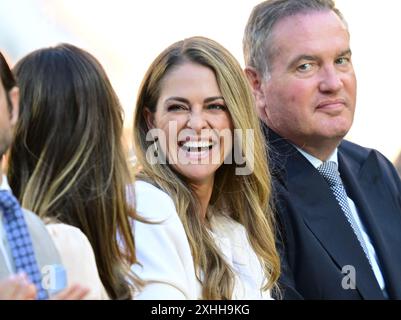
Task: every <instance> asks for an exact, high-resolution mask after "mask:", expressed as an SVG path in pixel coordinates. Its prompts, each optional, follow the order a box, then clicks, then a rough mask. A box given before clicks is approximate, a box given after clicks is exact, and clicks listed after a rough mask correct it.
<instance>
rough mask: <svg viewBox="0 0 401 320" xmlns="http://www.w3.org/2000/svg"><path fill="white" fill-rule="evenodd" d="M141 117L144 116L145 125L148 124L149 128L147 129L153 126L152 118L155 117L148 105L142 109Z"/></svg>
mask: <svg viewBox="0 0 401 320" xmlns="http://www.w3.org/2000/svg"><path fill="white" fill-rule="evenodd" d="M143 117H144V118H145V121H146V125H147V126H148V129H149V130H150V129H153V128H155V124H154V121H155V120H154V119H155V117H154V113H153V112H151V111H150V110H149V108H148V107H145V108H144V109H143Z"/></svg>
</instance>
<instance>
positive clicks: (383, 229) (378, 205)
mask: <svg viewBox="0 0 401 320" xmlns="http://www.w3.org/2000/svg"><path fill="white" fill-rule="evenodd" d="M339 163H340V172H341V176H342V177H343V179H344V183H345V185H346V187H347V192H348V193H349V196H350V197H351V198H352V199H353V200H354V202H355V204H356V205H357V207H358V213H359V215H360V218H361V220H362V222H363V224H364V226H365V227H366V229H367V231H368V234H369V237H370V238H371V241H372V243H373V246H374V247H375V251H376V254H377V256H378V259H379V265H380V270H381V272H382V274H383V276H384V279H385V282H386V291H387V293H388V294H389V296H390V298H397V299H401V268H400V266H399V264H398V262H397V261H401V250H400V247H399V244H400V242H401V241H400V235H399V230H400V229H401V218H400V212H399V210H398V209H397V208H396V207H395V206H394V205H393V202H392V201H391V199H388V197H389V196H390V195H389V193H388V190H387V187H386V186H385V185H383V184H382V179H381V177H380V168H379V163H378V159H377V156H376V154H374V153H370V155H369V156H368V158H367V159H366V161H365V162H364V163H362V164H359V163H357V162H356V161H352V160H350V159H349V158H348V157H346V155H345V154H344V153H343V152H341V149H340V151H339ZM356 182H357V183H356ZM382 213H384V214H382ZM393 261H394V262H393Z"/></svg>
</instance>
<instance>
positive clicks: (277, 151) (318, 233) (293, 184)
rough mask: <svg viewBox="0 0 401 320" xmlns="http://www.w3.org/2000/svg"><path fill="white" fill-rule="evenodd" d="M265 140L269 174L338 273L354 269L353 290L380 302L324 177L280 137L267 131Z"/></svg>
mask: <svg viewBox="0 0 401 320" xmlns="http://www.w3.org/2000/svg"><path fill="white" fill-rule="evenodd" d="M268 137H269V140H270V142H271V143H270V146H271V147H272V151H271V152H269V154H272V153H273V156H270V161H271V162H272V164H273V168H272V174H273V176H275V178H278V179H279V180H281V181H284V186H286V188H287V190H288V192H289V194H290V197H291V203H292V204H293V206H294V208H295V209H296V210H297V212H298V213H299V214H300V215H302V217H303V220H304V222H305V224H306V225H307V227H308V228H309V229H310V231H311V232H312V233H313V234H314V236H315V237H316V238H317V239H318V240H319V242H320V243H321V245H322V247H323V248H324V249H325V250H326V251H327V253H328V254H329V255H330V256H331V257H332V259H333V261H334V262H335V263H336V265H337V266H338V268H339V270H340V271H341V270H343V267H344V266H353V267H355V270H356V289H357V290H358V291H359V292H360V294H361V295H362V296H363V297H364V298H365V299H383V298H384V297H383V295H382V292H381V290H380V287H379V285H378V283H377V281H376V278H375V276H374V274H373V271H372V269H371V267H370V265H369V262H368V260H367V258H366V256H365V254H364V252H363V250H362V248H361V246H360V244H359V242H358V239H357V238H356V236H355V234H354V232H353V230H352V227H351V226H350V224H349V222H348V220H347V219H346V217H345V215H344V213H343V211H342V210H341V208H340V206H339V205H338V203H337V200H336V199H335V197H334V195H333V193H332V191H331V189H330V188H329V186H328V184H327V183H326V181H325V180H324V178H323V177H322V176H321V175H320V174H319V172H318V171H317V170H316V169H315V168H314V167H313V165H312V164H311V163H310V162H309V161H308V160H307V159H306V158H305V157H304V156H303V155H302V154H301V153H299V152H298V151H297V150H296V149H295V148H294V147H292V146H291V145H290V144H289V143H287V142H285V140H284V139H283V138H281V137H279V136H278V135H276V134H275V133H273V132H271V131H270V130H269V131H268ZM275 155H276V156H275ZM345 275H346V274H344V276H345Z"/></svg>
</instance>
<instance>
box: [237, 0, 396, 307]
mask: <svg viewBox="0 0 401 320" xmlns="http://www.w3.org/2000/svg"><path fill="white" fill-rule="evenodd" d="M244 54H245V62H246V69H245V72H246V74H247V76H248V78H249V80H250V83H251V86H252V88H253V90H254V95H255V99H256V105H257V108H258V112H259V116H260V118H261V120H262V121H263V122H264V126H265V133H266V139H267V141H268V145H269V149H268V151H269V157H270V164H271V167H272V176H273V189H274V205H275V207H276V212H277V220H278V225H279V232H278V245H279V249H280V253H281V256H282V277H281V279H280V282H281V286H282V288H283V294H284V298H288V299H290V298H305V299H385V298H390V299H401V250H400V248H401V181H400V179H399V177H398V176H397V173H396V171H395V169H394V167H393V165H392V164H391V163H390V162H389V161H388V160H387V159H386V158H385V157H384V156H383V155H381V154H380V153H379V152H377V151H375V150H371V149H366V148H363V147H361V146H358V145H356V144H353V143H351V142H348V141H345V140H343V138H344V136H345V135H346V134H347V132H348V131H349V129H350V127H351V125H352V122H353V117H354V110H355V104H356V78H355V74H354V70H353V66H352V60H351V49H350V45H349V32H348V29H347V24H346V22H345V20H344V18H343V16H342V14H341V13H340V12H339V11H338V9H337V8H335V6H334V3H333V1H331V0H272V1H265V2H263V3H261V4H259V5H257V6H256V7H255V8H254V10H253V12H252V14H251V16H250V18H249V21H248V24H247V27H246V30H245V36H244Z"/></svg>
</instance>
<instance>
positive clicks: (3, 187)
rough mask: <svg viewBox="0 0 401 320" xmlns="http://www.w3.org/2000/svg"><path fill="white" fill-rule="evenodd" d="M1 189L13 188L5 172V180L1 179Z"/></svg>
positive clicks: (9, 189) (8, 189)
mask: <svg viewBox="0 0 401 320" xmlns="http://www.w3.org/2000/svg"><path fill="white" fill-rule="evenodd" d="M0 190H6V191H11V188H10V186H9V184H8V180H7V176H6V175H4V174H3V180H2V181H1V184H0Z"/></svg>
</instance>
